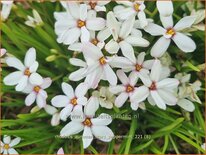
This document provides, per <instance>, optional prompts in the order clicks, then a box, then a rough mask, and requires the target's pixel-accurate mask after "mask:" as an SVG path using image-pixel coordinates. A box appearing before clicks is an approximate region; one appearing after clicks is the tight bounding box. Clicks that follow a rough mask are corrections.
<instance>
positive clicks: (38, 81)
mask: <svg viewBox="0 0 206 155" xmlns="http://www.w3.org/2000/svg"><path fill="white" fill-rule="evenodd" d="M29 82H30V83H31V84H33V85H42V84H43V78H42V77H41V75H40V74H38V73H32V74H31V75H30V77H29Z"/></svg>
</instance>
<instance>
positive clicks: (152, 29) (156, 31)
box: [144, 23, 166, 36]
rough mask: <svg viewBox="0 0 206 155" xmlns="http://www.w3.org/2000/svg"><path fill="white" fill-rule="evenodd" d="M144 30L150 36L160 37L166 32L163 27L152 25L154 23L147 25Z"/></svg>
mask: <svg viewBox="0 0 206 155" xmlns="http://www.w3.org/2000/svg"><path fill="white" fill-rule="evenodd" d="M144 30H145V31H146V32H147V33H149V34H151V35H152V36H160V35H163V34H164V33H165V32H166V30H165V29H164V28H163V27H161V26H159V25H157V24H154V23H149V24H148V25H147V26H146V27H145V28H144Z"/></svg>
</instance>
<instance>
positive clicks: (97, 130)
mask: <svg viewBox="0 0 206 155" xmlns="http://www.w3.org/2000/svg"><path fill="white" fill-rule="evenodd" d="M91 129H92V133H93V134H94V136H95V137H96V138H97V139H99V140H101V141H103V142H110V141H111V140H112V138H113V137H114V133H113V132H112V130H111V129H110V128H108V127H107V126H96V125H95V126H92V127H91Z"/></svg>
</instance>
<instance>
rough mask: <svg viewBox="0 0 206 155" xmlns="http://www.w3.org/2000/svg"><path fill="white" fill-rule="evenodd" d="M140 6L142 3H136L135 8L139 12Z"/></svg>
mask: <svg viewBox="0 0 206 155" xmlns="http://www.w3.org/2000/svg"><path fill="white" fill-rule="evenodd" d="M139 7H140V4H138V3H135V4H134V10H135V11H137V12H139V11H140V9H139Z"/></svg>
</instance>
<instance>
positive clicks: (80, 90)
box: [75, 83, 88, 97]
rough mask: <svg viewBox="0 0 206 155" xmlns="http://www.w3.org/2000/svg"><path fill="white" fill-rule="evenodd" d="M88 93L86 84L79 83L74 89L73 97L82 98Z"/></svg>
mask: <svg viewBox="0 0 206 155" xmlns="http://www.w3.org/2000/svg"><path fill="white" fill-rule="evenodd" d="M87 91H88V85H87V83H80V84H79V85H78V86H77V87H76V89H75V96H77V97H83V96H84V95H85V94H86V93H87Z"/></svg>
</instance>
